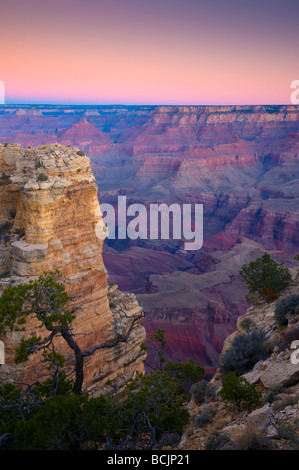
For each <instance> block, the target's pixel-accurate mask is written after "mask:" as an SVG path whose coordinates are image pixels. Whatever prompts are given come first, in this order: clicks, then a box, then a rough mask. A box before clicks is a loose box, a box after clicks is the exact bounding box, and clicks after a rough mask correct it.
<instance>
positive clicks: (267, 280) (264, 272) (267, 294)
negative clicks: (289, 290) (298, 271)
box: [240, 253, 291, 302]
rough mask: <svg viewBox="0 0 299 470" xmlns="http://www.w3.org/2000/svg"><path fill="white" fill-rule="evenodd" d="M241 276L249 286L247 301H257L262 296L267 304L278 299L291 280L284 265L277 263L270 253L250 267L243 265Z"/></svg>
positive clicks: (249, 265)
mask: <svg viewBox="0 0 299 470" xmlns="http://www.w3.org/2000/svg"><path fill="white" fill-rule="evenodd" d="M240 274H241V276H242V277H243V279H244V281H245V282H246V284H247V287H248V289H249V294H248V295H247V296H246V298H247V300H256V297H257V296H261V297H262V298H264V299H265V300H266V301H267V302H271V301H273V300H274V299H276V298H277V297H278V294H279V293H280V292H282V291H283V290H284V289H285V288H286V287H287V285H288V284H289V282H290V280H291V273H290V271H289V270H288V268H286V267H284V266H283V263H277V262H276V261H275V260H273V259H272V258H271V257H270V255H269V254H268V253H264V255H263V256H262V257H261V258H257V259H256V260H255V261H252V262H251V263H249V264H248V265H245V264H244V265H243V266H242V269H241V271H240Z"/></svg>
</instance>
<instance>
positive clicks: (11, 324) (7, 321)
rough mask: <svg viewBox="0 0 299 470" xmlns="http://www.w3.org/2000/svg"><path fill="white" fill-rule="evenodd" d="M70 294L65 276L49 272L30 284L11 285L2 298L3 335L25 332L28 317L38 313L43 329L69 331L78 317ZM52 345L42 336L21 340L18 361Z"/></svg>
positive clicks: (0, 301) (0, 331)
mask: <svg viewBox="0 0 299 470" xmlns="http://www.w3.org/2000/svg"><path fill="white" fill-rule="evenodd" d="M68 300H69V299H68V295H67V293H66V291H65V285H64V282H63V280H62V275H61V274H60V273H59V272H58V271H55V272H47V273H45V274H44V275H42V276H40V277H39V278H38V279H37V280H36V281H30V282H29V283H27V284H20V285H14V286H8V287H6V288H5V289H4V291H3V293H2V296H1V297H0V333H3V331H4V330H5V329H10V330H11V331H17V330H21V329H24V325H25V323H26V320H27V318H28V316H29V315H32V314H35V316H36V317H37V319H38V320H39V322H40V327H43V326H45V327H46V328H47V329H48V330H49V331H54V332H55V331H56V332H58V331H59V330H61V329H63V328H67V327H69V326H70V325H71V323H72V321H73V319H74V318H75V315H74V314H73V313H72V312H71V311H70V310H69V309H68V308H67V303H68ZM49 344H50V342H49V341H47V340H46V339H42V338H41V337H40V336H32V337H30V338H28V339H26V340H25V339H22V340H21V342H20V345H19V347H18V348H17V350H16V356H15V361H16V362H17V363H19V362H22V361H26V360H27V359H28V356H29V354H31V353H33V352H34V351H35V350H36V349H38V348H42V347H47V346H49Z"/></svg>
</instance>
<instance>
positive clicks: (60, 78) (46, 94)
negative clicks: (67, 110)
mask: <svg viewBox="0 0 299 470" xmlns="http://www.w3.org/2000/svg"><path fill="white" fill-rule="evenodd" d="M0 17H1V30H0V38H1V46H2V47H1V68H0V80H2V81H3V82H4V84H5V89H6V103H8V104H9V103H74V104H76V103H78V104H80V103H85V104H195V105H196V104H199V105H200V104H212V105H213V104H290V95H291V90H290V84H291V82H292V81H293V80H296V79H299V69H298V46H299V28H298V19H299V2H298V0H284V1H282V0H250V1H249V0H242V1H240V0H225V1H224V0H150V1H149V0H84V1H83V0H63V1H61V0H51V1H40V0H26V1H24V0H10V1H9V2H8V1H7V2H1V10H0Z"/></svg>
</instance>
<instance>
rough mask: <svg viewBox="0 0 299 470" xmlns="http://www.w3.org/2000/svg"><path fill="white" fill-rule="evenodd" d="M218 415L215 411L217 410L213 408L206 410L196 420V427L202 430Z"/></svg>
mask: <svg viewBox="0 0 299 470" xmlns="http://www.w3.org/2000/svg"><path fill="white" fill-rule="evenodd" d="M216 413H217V411H216V410H215V408H212V407H211V406H209V407H207V408H205V409H204V410H203V411H202V412H201V413H200V415H199V416H197V418H196V419H195V423H194V424H195V426H196V427H198V428H202V427H203V426H205V425H206V424H208V423H211V422H212V421H213V419H214V418H215V415H216Z"/></svg>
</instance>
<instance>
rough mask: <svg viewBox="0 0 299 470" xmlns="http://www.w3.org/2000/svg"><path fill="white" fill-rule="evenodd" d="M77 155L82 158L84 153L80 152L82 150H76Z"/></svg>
mask: <svg viewBox="0 0 299 470" xmlns="http://www.w3.org/2000/svg"><path fill="white" fill-rule="evenodd" d="M77 155H79V156H80V157H84V155H85V153H84V152H82V150H78V152H77Z"/></svg>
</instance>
